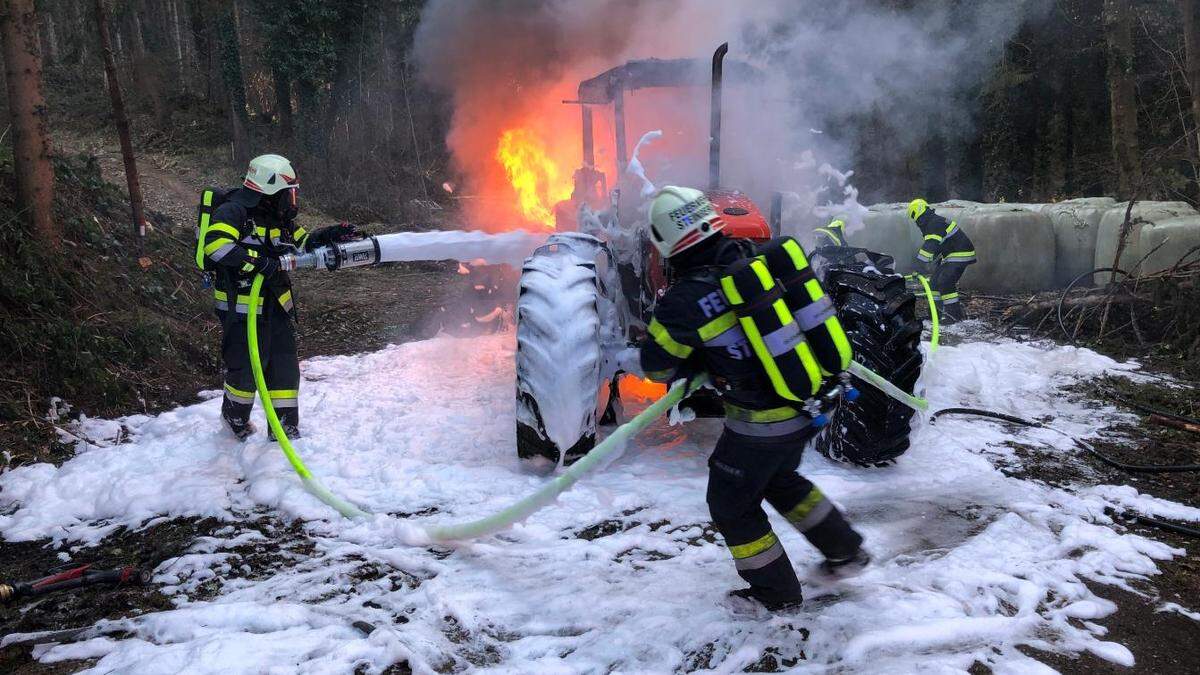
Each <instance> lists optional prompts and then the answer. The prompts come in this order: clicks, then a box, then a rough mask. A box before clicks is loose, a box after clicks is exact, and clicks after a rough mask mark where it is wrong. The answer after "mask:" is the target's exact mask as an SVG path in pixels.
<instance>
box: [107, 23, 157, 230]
mask: <svg viewBox="0 0 1200 675" xmlns="http://www.w3.org/2000/svg"><path fill="white" fill-rule="evenodd" d="M96 30H97V32H99V34H100V53H101V55H102V56H103V57H104V72H105V74H106V75H107V76H108V77H107V79H108V95H109V98H111V99H112V107H113V119H114V120H115V121H116V124H117V136H118V137H119V138H120V141H121V157H122V158H123V159H124V160H125V182H126V183H127V184H128V185H129V206H130V208H131V209H132V211H133V229H134V231H135V232H137V233H138V234H139V235H140V236H143V237H144V236H146V216H145V207H144V205H143V202H142V182H141V180H140V179H139V178H138V169H137V160H136V159H135V158H134V156H133V142H132V141H131V140H130V138H129V117H128V116H126V115H125V100H124V98H123V97H122V96H121V82H120V80H118V79H117V61H116V59H115V58H113V51H112V39H111V38H110V37H109V33H108V10H107V8H105V6H104V0H96Z"/></svg>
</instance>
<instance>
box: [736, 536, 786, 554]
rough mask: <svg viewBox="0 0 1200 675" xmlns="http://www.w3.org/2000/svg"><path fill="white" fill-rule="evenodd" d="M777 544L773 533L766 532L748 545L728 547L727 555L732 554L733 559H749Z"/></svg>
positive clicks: (777, 540)
mask: <svg viewBox="0 0 1200 675" xmlns="http://www.w3.org/2000/svg"><path fill="white" fill-rule="evenodd" d="M778 543H779V537H776V536H775V533H774V532H768V533H766V534H765V535H763V536H761V537H759V538H758V539H755V540H754V541H752V542H750V543H749V544H738V545H737V546H730V547H729V553H730V554H732V555H733V557H734V558H749V557H750V556H755V555H758V554H759V553H762V552H763V551H765V550H767V549H769V548H771V547H772V546H774V545H775V544H778Z"/></svg>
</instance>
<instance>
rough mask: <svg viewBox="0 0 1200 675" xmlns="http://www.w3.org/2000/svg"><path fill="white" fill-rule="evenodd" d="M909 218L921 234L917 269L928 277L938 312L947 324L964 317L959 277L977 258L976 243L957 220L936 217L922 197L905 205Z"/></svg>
mask: <svg viewBox="0 0 1200 675" xmlns="http://www.w3.org/2000/svg"><path fill="white" fill-rule="evenodd" d="M908 218H909V220H911V221H913V223H914V224H915V225H916V226H917V228H918V229H920V230H921V235H922V236H923V241H922V242H921V248H920V250H918V251H917V263H918V267H917V271H918V272H920V273H921V274H923V275H925V276H927V277H929V285H930V287H931V289H932V291H933V300H934V304H935V306H936V307H937V310H938V314H939V315H940V316H942V317H943V320H942V321H943V323H946V324H952V323H956V322H958V321H961V320H963V319H964V318H966V314H965V312H964V311H963V306H962V303H960V302H959V299H958V280H959V279H961V278H962V275H963V272H965V271H966V269H967V266H968V265H971V264H973V263H974V262H975V260H976V258H975V245H974V244H972V243H971V240H970V238H968V237H967V233H966V232H963V230H962V228H961V227H959V226H958V223H956V222H954V221H947V220H946V219H945V218H943V217H941V216H939V215H938V214H937V213H935V212H934V210H933V207H932V206H930V205H929V202H926V201H925V200H924V199H914V200H913V201H912V202H911V203H910V204H909V205H908Z"/></svg>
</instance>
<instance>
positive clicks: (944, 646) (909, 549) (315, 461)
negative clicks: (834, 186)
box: [0, 334, 1200, 673]
mask: <svg viewBox="0 0 1200 675" xmlns="http://www.w3.org/2000/svg"><path fill="white" fill-rule="evenodd" d="M512 350H513V336H512V335H511V334H505V335H496V336H488V337H481V338H471V339H456V338H450V337H439V338H436V339H433V340H428V341H423V342H415V343H409V344H404V345H397V346H392V347H389V348H387V349H384V350H382V351H379V352H374V353H369V354H362V355H358V356H345V357H332V358H318V359H312V360H310V361H307V362H305V363H304V364H303V365H302V370H303V375H304V383H303V385H302V394H301V401H302V403H301V406H302V414H303V419H304V431H305V434H306V436H305V438H304V439H302V440H301V441H300V442H299V443H298V444H297V447H298V449H299V450H300V452H301V453H302V454H303V455H304V456H305V457H306V459H307V461H308V463H309V465H310V467H311V468H312V469H313V471H314V472H315V473H316V474H317V475H318V476H320V477H321V478H322V480H323V481H324V483H325V484H326V485H328V486H329V487H330V488H332V489H333V490H334V491H335V492H336V493H338V494H339V495H341V496H343V497H346V498H348V499H350V500H351V501H354V502H356V503H358V504H360V505H362V506H364V507H365V508H367V509H369V510H370V511H372V512H374V513H376V514H381V515H377V516H375V517H374V518H373V519H372V520H370V521H368V522H350V521H346V520H341V519H339V517H338V516H336V514H335V513H334V512H333V511H332V510H331V509H329V508H328V507H327V506H325V505H324V504H322V503H320V502H319V501H317V500H316V499H315V498H314V497H312V496H311V495H310V494H309V493H307V492H306V491H305V490H304V489H303V488H302V487H301V486H300V483H299V481H298V480H297V478H296V476H295V475H294V474H293V473H292V471H291V469H290V468H289V467H288V465H287V464H286V462H285V460H284V457H283V455H282V454H281V453H280V451H279V449H278V448H277V447H276V446H275V445H273V444H271V443H269V442H268V441H267V440H266V438H265V435H264V434H263V433H262V431H260V433H259V434H258V435H256V436H255V437H253V438H252V439H251V440H250V441H249V442H248V443H246V444H245V445H242V444H239V443H237V442H235V441H233V440H232V438H231V437H229V436H227V435H226V432H224V431H222V430H221V428H220V425H219V424H218V422H217V416H218V407H219V400H218V399H217V398H213V399H211V400H208V401H205V402H203V403H199V404H196V405H191V406H185V407H181V408H178V409H176V410H172V411H169V412H166V413H163V414H160V415H157V416H152V417H147V416H134V417H129V418H124V419H122V420H114V421H104V420H88V421H85V422H84V423H83V424H81V425H79V428H77V429H75V430H74V432H73V433H76V434H78V435H79V436H81V437H86V439H88V440H85V441H81V442H80V443H79V445H78V455H77V456H76V457H75V458H73V459H71V460H70V461H68V462H66V463H65V464H63V465H62V466H60V467H54V466H51V465H48V464H41V465H33V466H26V467H21V468H17V469H14V470H10V471H7V472H6V473H4V474H0V513H2V514H5V515H0V533H2V534H3V536H4V538H5V539H6V540H9V541H18V540H30V539H39V538H50V539H53V540H55V541H57V542H62V543H65V544H68V545H69V544H80V543H87V542H95V541H98V540H99V539H101V538H103V537H104V536H105V535H106V534H108V533H110V532H112V531H114V530H115V529H116V528H118V527H121V526H126V527H134V528H136V527H143V526H145V525H146V523H147V522H153V520H154V519H158V518H162V517H178V516H195V515H213V516H218V517H220V518H222V519H224V520H226V521H228V522H229V527H227V528H225V529H224V530H223V531H222V532H221V533H220V534H221V535H222V536H218V537H213V538H206V539H204V540H202V541H199V542H197V544H196V545H195V546H194V547H193V548H192V549H191V550H190V551H189V553H188V554H186V555H184V556H182V557H180V558H175V559H171V560H168V561H165V562H163V563H162V564H161V565H160V566H159V567H158V568H157V569H156V570H155V581H156V582H157V583H159V584H164V585H165V588H164V590H165V592H166V593H168V594H169V595H171V596H172V597H173V599H174V602H175V608H174V609H171V610H168V611H161V612H156V613H152V614H148V615H144V616H140V617H136V618H131V619H126V620H122V621H119V622H102V623H101V624H99V625H98V626H97V630H96V632H95V636H94V637H91V638H90V639H84V640H81V641H77V642H74V643H69V644H61V645H57V646H49V647H46V648H41V649H39V650H38V651H37V652H36V654H35V655H36V656H37V657H38V658H39V659H40V660H42V661H48V662H52V661H61V660H68V659H80V658H94V659H98V662H97V663H96V665H95V667H94V668H93V669H92V670H91V671H89V672H94V673H110V672H120V673H179V672H188V673H210V672H211V673H239V672H246V673H292V672H305V673H326V672H328V673H344V672H351V671H355V669H356V668H360V669H361V670H360V671H356V672H380V671H382V670H384V669H385V668H387V667H388V666H389V665H391V664H394V663H397V662H400V661H406V662H407V663H408V664H409V665H410V666H411V667H412V669H413V670H414V671H417V672H430V671H435V670H436V671H441V672H447V671H458V670H469V669H474V670H485V671H494V672H513V673H522V672H532V671H538V672H562V673H568V672H571V673H573V672H608V671H624V672H669V671H673V670H681V669H689V670H690V669H712V670H714V671H720V672H730V671H740V670H742V669H743V668H746V667H747V666H750V665H752V664H759V666H760V667H772V666H773V667H779V668H783V667H790V668H794V669H796V670H798V671H800V672H805V671H813V672H823V671H825V670H828V669H829V668H830V667H831V666H833V667H836V668H840V669H844V670H849V671H856V670H863V671H873V672H911V671H913V670H917V669H927V670H929V671H931V672H958V671H962V670H965V669H966V668H968V667H970V666H971V664H972V663H974V662H976V661H979V662H982V663H986V664H989V665H990V666H992V667H993V669H994V670H995V672H1000V673H1003V672H1017V671H1020V672H1038V671H1039V670H1040V669H1045V667H1044V666H1041V664H1038V663H1037V662H1036V661H1034V660H1032V659H1031V658H1030V657H1029V656H1026V655H1025V654H1024V653H1022V652H1021V651H1019V650H1018V649H1017V646H1018V645H1029V646H1033V647H1036V648H1037V649H1040V650H1046V651H1051V652H1060V653H1078V652H1084V651H1088V652H1092V653H1094V654H1096V655H1099V656H1100V657H1102V658H1105V659H1108V660H1110V661H1113V662H1115V663H1119V664H1130V663H1132V662H1133V656H1132V654H1131V653H1130V652H1129V650H1128V649H1126V648H1125V647H1124V646H1122V645H1120V644H1117V643H1115V642H1111V641H1108V640H1107V639H1106V637H1105V630H1104V628H1103V627H1101V626H1099V625H1097V624H1095V623H1093V621H1094V620H1095V619H1099V618H1102V617H1104V616H1106V615H1108V614H1110V613H1111V612H1114V611H1116V609H1117V608H1116V606H1115V605H1113V604H1112V603H1110V602H1108V601H1106V600H1104V599H1101V598H1099V597H1097V596H1095V595H1094V594H1093V593H1092V592H1091V591H1090V590H1089V589H1088V587H1087V586H1086V585H1085V584H1084V581H1085V580H1090V581H1098V582H1101V583H1104V584H1117V585H1126V584H1128V583H1130V582H1131V581H1132V580H1137V579H1141V578H1144V577H1147V576H1152V575H1154V574H1155V573H1156V565H1157V564H1158V563H1159V562H1160V561H1165V560H1169V559H1171V558H1173V557H1176V556H1181V555H1184V553H1185V552H1184V551H1182V550H1179V549H1174V548H1172V547H1170V546H1167V545H1165V544H1163V543H1160V542H1156V541H1153V540H1151V539H1147V538H1145V537H1142V536H1138V535H1135V534H1129V533H1125V532H1123V531H1122V530H1121V528H1119V527H1117V526H1114V525H1113V523H1112V521H1111V520H1110V519H1109V518H1108V517H1107V516H1106V515H1105V512H1106V509H1114V508H1115V509H1123V508H1136V509H1138V510H1140V511H1142V512H1144V513H1147V514H1157V515H1161V516H1166V517H1170V518H1175V519H1180V520H1193V521H1195V520H1200V510H1198V509H1193V508H1188V507H1184V506H1182V505H1178V504H1174V503H1171V502H1166V501H1162V500H1157V499H1153V498H1150V497H1146V496H1143V495H1140V494H1138V493H1137V492H1136V491H1135V490H1134V489H1133V488H1130V487H1123V486H1103V485H1102V486H1091V487H1079V488H1068V489H1062V488H1055V487H1049V486H1047V485H1044V484H1041V483H1038V482H1035V481H1032V480H1022V479H1019V478H1014V477H1008V476H1006V475H1004V474H1003V473H1001V472H1000V471H999V470H998V469H997V468H996V465H998V464H1003V465H1006V466H1012V465H1016V464H1019V463H1020V459H1019V458H1018V457H1017V456H1016V455H1015V454H1014V452H1013V450H1011V449H1010V448H1009V447H1008V446H1007V445H1005V443H1006V442H1007V441H1011V440H1016V441H1019V442H1021V443H1025V444H1032V445H1045V446H1046V448H1047V450H1046V451H1047V452H1050V453H1061V454H1064V455H1068V454H1073V453H1075V452H1077V451H1076V450H1075V449H1073V448H1072V446H1071V444H1070V442H1069V441H1068V440H1067V439H1066V438H1064V437H1062V436H1059V435H1057V434H1054V433H1053V432H1050V431H1046V430H1034V429H1021V430H1014V429H1007V428H1005V427H1003V426H1001V425H999V424H997V423H993V422H990V421H985V420H977V419H966V418H945V419H943V420H941V421H939V423H938V425H937V426H936V427H934V426H930V425H927V424H922V425H921V426H919V428H918V429H917V430H916V431H915V433H914V436H913V449H912V450H910V451H909V453H908V454H906V455H905V456H904V457H902V458H901V460H900V462H899V463H898V464H897V465H896V466H894V467H892V468H886V469H875V470H864V469H856V468H852V467H848V466H843V465H839V464H835V463H831V462H829V461H827V460H825V459H824V458H822V457H820V456H819V455H817V454H816V453H809V454H808V455H806V457H805V459H804V462H803V465H802V472H803V473H805V474H806V475H808V476H809V477H811V478H812V479H813V480H814V481H815V482H816V483H817V484H818V485H820V486H821V488H822V490H823V491H824V492H826V493H827V494H829V495H830V496H831V497H832V498H834V499H835V500H836V501H837V502H839V503H840V504H841V505H842V506H843V507H844V508H845V509H846V511H847V513H848V515H849V517H850V519H851V520H852V521H853V522H854V523H855V524H856V526H857V527H858V528H859V529H860V530H861V531H862V532H863V533H864V535H865V536H866V539H867V542H868V546H869V547H870V549H871V551H872V552H873V554H874V556H875V560H876V564H874V565H873V566H872V567H871V568H869V569H868V570H867V571H866V572H865V573H864V574H863V575H862V576H860V577H858V578H856V579H853V580H850V581H846V582H843V583H841V584H838V585H833V586H821V585H817V584H809V585H808V587H807V595H808V601H807V602H806V605H805V607H804V608H803V610H802V611H800V612H798V613H796V614H792V615H789V616H769V615H765V614H762V615H753V614H750V615H747V614H739V613H735V611H733V609H731V608H730V607H729V606H727V605H726V603H725V601H724V596H725V593H726V591H727V590H729V589H730V588H734V587H738V586H739V585H740V580H739V579H738V578H737V576H736V575H735V573H734V568H733V565H732V564H731V562H730V559H729V556H728V553H727V552H726V550H725V549H724V547H723V546H722V545H721V543H720V538H719V536H717V535H715V534H714V533H713V531H712V529H711V527H710V526H709V524H708V513H707V508H706V506H705V503H704V486H705V480H706V467H705V460H706V454H707V452H708V451H709V450H710V449H711V446H712V444H713V442H714V440H715V438H716V434H717V433H718V431H719V426H718V425H719V423H715V422H713V421H711V420H708V421H705V420H701V421H697V422H694V423H690V424H688V425H687V426H686V427H685V428H684V430H683V431H681V430H680V428H678V427H668V426H666V424H665V423H659V424H657V425H655V426H653V427H651V428H650V429H649V430H648V431H647V432H646V433H645V434H644V435H643V436H642V437H640V438H639V440H638V441H637V443H636V444H635V445H634V446H633V447H630V448H629V449H628V450H627V451H626V452H625V454H624V456H623V457H621V458H620V459H619V460H617V461H616V462H614V463H613V464H612V465H610V466H609V467H608V468H607V469H605V470H604V471H603V472H602V473H600V474H597V475H594V476H591V477H589V478H587V479H585V480H583V481H582V482H581V483H580V484H578V485H577V486H576V487H575V488H574V489H573V490H572V491H570V492H568V493H566V494H564V495H563V496H562V497H561V498H560V499H559V500H558V502H557V503H556V504H555V505H554V506H552V507H550V508H547V509H545V510H543V511H541V512H539V513H537V514H535V515H534V516H533V517H531V518H530V519H529V520H528V521H527V522H525V523H523V524H521V525H519V526H517V527H515V528H514V529H512V530H509V531H507V532H505V533H503V534H501V535H499V536H495V537H491V538H487V539H484V540H480V541H476V542H471V543H467V544H463V545H461V546H458V547H456V548H441V547H434V548H430V547H425V546H412V545H407V544H406V543H405V542H406V541H412V540H413V539H412V533H413V525H420V524H431V523H437V522H450V521H457V520H461V519H466V518H475V517H480V516H483V515H487V514H490V513H492V512H494V511H496V510H498V509H500V508H502V507H503V506H506V505H507V504H509V503H510V502H511V501H513V500H515V499H517V498H519V497H521V496H523V495H525V494H527V493H528V492H530V491H532V490H534V489H535V488H536V487H537V486H539V485H540V484H541V482H542V481H543V480H545V479H544V478H538V477H536V476H531V475H528V474H526V473H523V472H522V471H521V470H520V468H519V467H518V465H517V463H516V460H515V449H514V438H513V414H514V404H513V390H514V385H513V374H512V373H513V362H512V358H513V353H512ZM1133 368H1134V367H1133V366H1131V365H1126V364H1118V363H1116V362H1113V361H1112V360H1110V359H1108V358H1105V357H1102V356H1099V355H1097V354H1095V353H1093V352H1091V351H1088V350H1085V349H1076V348H1071V347H1056V346H1051V345H1036V344H1019V343H1014V342H1003V343H995V342H971V341H969V338H968V341H965V342H963V343H961V344H959V345H958V346H943V347H942V348H941V350H940V351H939V352H938V353H937V354H936V355H935V357H934V358H933V360H932V364H931V366H930V367H929V368H928V369H927V372H926V374H925V375H924V377H923V380H922V386H925V387H927V395H928V397H929V399H930V402H931V407H932V408H933V409H938V408H942V407H948V406H954V405H967V406H977V407H983V408H989V409H993V410H997V411H1000V412H1007V413H1014V414H1019V415H1022V416H1026V417H1035V418H1042V417H1052V418H1054V419H1055V425H1056V426H1057V427H1059V428H1061V429H1062V430H1064V431H1067V432H1069V433H1074V434H1079V435H1081V436H1085V437H1086V436H1089V435H1093V434H1096V433H1099V432H1101V431H1102V429H1103V428H1104V426H1105V425H1106V424H1110V423H1112V422H1113V421H1114V420H1115V419H1119V418H1120V414H1119V413H1117V412H1116V411H1115V410H1113V409H1111V408H1104V407H1094V405H1093V407H1091V408H1089V407H1085V406H1084V405H1082V404H1081V403H1076V402H1072V401H1071V400H1070V399H1069V398H1068V397H1067V396H1066V395H1064V393H1063V387H1065V386H1066V385H1069V384H1070V383H1072V382H1075V381H1077V380H1079V379H1085V378H1090V377H1094V376H1098V375H1100V374H1103V373H1110V372H1114V371H1129V370H1132V369H1133ZM214 396H215V393H214ZM260 419H261V418H260ZM122 426H123V427H125V428H127V429H128V430H129V432H130V434H131V440H130V441H129V442H127V443H122V444H113V442H112V440H111V439H115V438H116V437H117V435H118V431H119V430H120V429H121V427H122ZM259 426H260V427H262V426H264V425H263V424H262V423H261V421H260V423H259ZM264 508H267V509H271V510H274V511H277V512H281V513H283V514H284V515H285V516H287V517H294V518H300V519H303V520H305V521H307V524H306V526H305V536H306V537H308V538H310V539H311V540H312V543H313V544H314V546H313V551H312V554H311V555H310V556H291V557H285V558H284V559H282V560H280V561H279V562H278V563H276V566H275V567H274V568H272V569H267V570H257V571H256V572H255V573H254V574H249V573H247V570H246V568H245V567H243V566H244V562H242V560H241V559H240V558H239V554H238V553H237V552H236V551H234V550H233V549H235V548H238V549H239V550H243V551H244V550H245V547H246V546H258V547H271V546H272V543H271V542H270V541H268V540H267V539H265V538H264V537H263V535H262V534H261V533H258V532H257V531H255V530H254V529H253V528H251V527H249V522H250V520H251V519H252V518H254V517H256V516H255V515H254V514H255V513H256V512H257V513H261V511H262V509H264ZM387 514H411V515H408V516H407V517H401V516H397V515H387ZM772 519H773V522H774V523H775V527H776V531H777V532H778V533H779V534H780V536H781V538H782V539H783V541H784V543H785V545H787V547H788V549H789V551H790V552H791V555H792V560H793V562H794V563H796V565H797V566H798V567H805V566H810V565H812V564H815V563H816V562H818V558H817V555H816V553H815V551H814V550H813V549H811V548H810V547H808V546H807V544H806V543H805V542H804V540H803V539H802V538H801V537H800V536H799V535H798V534H797V533H795V532H794V531H792V530H791V529H789V527H788V526H787V525H786V523H785V522H784V521H782V519H780V518H778V517H777V516H775V515H773V516H772ZM214 577H215V578H217V579H223V580H224V582H223V583H222V584H221V585H220V586H219V589H220V590H219V592H218V594H217V595H216V596H215V597H212V594H211V592H210V593H208V594H202V593H199V592H198V587H199V585H200V584H202V583H205V582H210V583H211V580H212V579H213V578H214ZM1195 610H1197V607H1186V608H1184V607H1180V608H1179V610H1178V611H1181V612H1193V611H1195ZM355 621H366V622H369V623H370V624H372V625H374V626H375V627H376V629H375V630H374V631H370V632H369V634H368V630H369V629H368V630H364V629H363V627H362V626H361V625H360V626H358V627H356V626H354V625H353V624H354V622H355ZM110 634H111V635H110ZM84 637H86V636H84Z"/></svg>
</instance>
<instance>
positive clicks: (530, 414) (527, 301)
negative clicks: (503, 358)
mask: <svg viewBox="0 0 1200 675" xmlns="http://www.w3.org/2000/svg"><path fill="white" fill-rule="evenodd" d="M598 293H599V290H598V286H597V276H596V265H595V262H594V261H593V260H589V259H585V258H582V257H579V256H577V255H575V254H574V253H573V252H572V251H571V249H570V248H569V247H568V246H566V245H563V246H544V247H542V248H539V249H538V250H537V251H535V252H534V254H533V255H532V256H531V257H530V258H529V259H528V260H526V261H525V265H524V267H523V268H522V272H521V282H520V294H519V296H518V298H517V305H516V323H517V351H516V373H517V383H516V384H517V387H516V404H517V411H516V426H517V428H516V432H517V434H516V441H517V456H518V457H519V458H520V459H521V460H523V461H524V462H526V463H527V465H528V466H529V467H530V468H532V469H534V470H537V471H539V472H540V471H548V470H552V469H553V468H555V467H556V466H558V464H559V463H560V461H562V462H564V463H570V462H572V461H574V460H575V459H578V458H579V457H582V456H583V455H584V454H586V453H587V452H588V451H589V450H591V449H592V447H593V446H594V445H595V443H596V423H597V417H598V416H597V413H596V410H597V404H598V399H599V398H600V397H601V389H602V387H601V384H602V383H601V382H600V360H601V347H600V317H599V315H598V311H597V296H598ZM604 403H607V401H605V402H604Z"/></svg>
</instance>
